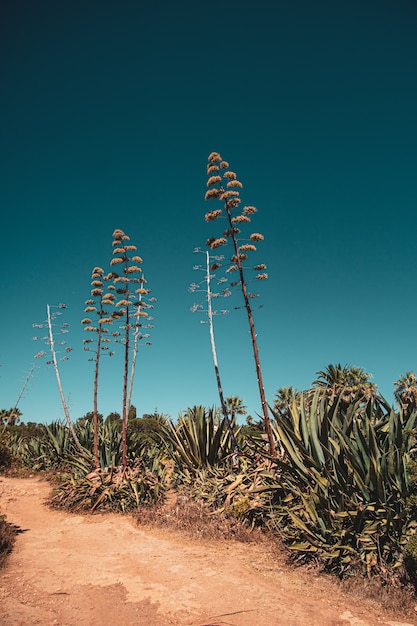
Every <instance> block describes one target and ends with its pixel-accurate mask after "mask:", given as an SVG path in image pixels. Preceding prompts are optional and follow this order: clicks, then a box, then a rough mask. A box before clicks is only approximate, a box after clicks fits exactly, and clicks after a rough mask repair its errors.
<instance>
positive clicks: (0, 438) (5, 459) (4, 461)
mask: <svg viewBox="0 0 417 626" xmlns="http://www.w3.org/2000/svg"><path fill="white" fill-rule="evenodd" d="M12 462H13V452H12V450H11V449H10V446H9V444H8V441H7V435H2V434H0V471H1V470H4V469H8V468H10V467H11V465H12Z"/></svg>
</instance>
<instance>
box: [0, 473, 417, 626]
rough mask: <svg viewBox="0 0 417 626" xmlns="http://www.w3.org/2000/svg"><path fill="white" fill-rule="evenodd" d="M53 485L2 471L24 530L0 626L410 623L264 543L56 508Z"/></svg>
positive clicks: (7, 571) (1, 602) (0, 584)
mask: <svg viewBox="0 0 417 626" xmlns="http://www.w3.org/2000/svg"><path fill="white" fill-rule="evenodd" d="M50 489H51V487H50V484H49V483H47V482H45V481H42V480H41V479H39V478H37V477H31V478H14V477H13V478H12V477H0V512H1V513H2V514H6V516H7V521H8V522H10V523H12V524H15V525H17V526H18V527H19V532H18V535H17V539H16V543H15V546H14V549H13V551H12V553H11V555H10V556H9V558H8V559H7V562H6V566H5V567H4V568H3V569H2V570H1V572H0V624H1V626H30V625H33V624H40V625H41V626H52V625H58V626H83V625H88V626H113V624H118V623H120V624H125V625H126V626H131V625H137V624H138V625H143V626H168V625H175V626H208V625H211V626H216V625H217V626H220V625H228V626H229V625H230V626H254V625H255V626H275V625H279V626H376V625H378V626H381V625H386V626H404V625H405V624H407V625H408V624H410V625H411V624H412V625H413V626H416V625H417V620H414V621H412V620H410V619H404V617H403V618H401V617H399V616H398V615H397V616H396V615H392V614H390V615H388V614H387V613H386V612H384V611H383V609H382V608H381V607H380V606H379V605H378V604H377V603H376V602H373V601H371V600H364V599H362V598H359V597H356V598H355V597H354V596H352V595H350V594H344V593H343V592H342V590H341V589H340V586H338V585H337V583H335V582H333V580H332V579H330V578H329V577H323V576H321V575H316V574H314V573H312V572H306V571H305V570H302V569H301V568H297V569H294V568H291V567H289V566H286V565H285V563H283V562H281V561H282V560H281V561H280V559H275V558H271V554H270V552H269V551H268V549H267V546H266V544H264V543H262V542H261V543H239V542H236V541H225V540H216V541H214V540H213V541H211V540H208V541H207V540H203V539H198V540H192V539H190V538H189V537H187V536H186V535H185V534H183V533H181V532H173V531H168V530H164V529H155V528H143V527H139V526H138V525H137V523H136V522H135V520H134V518H133V517H130V516H127V515H118V514H95V515H77V514H72V513H68V512H64V511H57V510H52V509H50V508H49V507H48V506H47V505H46V504H45V500H46V499H47V497H48V495H49V493H50Z"/></svg>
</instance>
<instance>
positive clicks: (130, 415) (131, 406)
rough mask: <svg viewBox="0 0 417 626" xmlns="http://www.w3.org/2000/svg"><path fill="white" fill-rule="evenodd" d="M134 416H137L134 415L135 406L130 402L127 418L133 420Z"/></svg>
mask: <svg viewBox="0 0 417 626" xmlns="http://www.w3.org/2000/svg"><path fill="white" fill-rule="evenodd" d="M136 418H137V415H136V407H135V406H134V405H133V404H131V405H130V406H129V414H128V419H129V420H134V419H136Z"/></svg>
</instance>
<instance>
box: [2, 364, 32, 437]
mask: <svg viewBox="0 0 417 626" xmlns="http://www.w3.org/2000/svg"><path fill="white" fill-rule="evenodd" d="M35 367H36V366H35V364H34V363H33V365H32V367H31V368H30V370H29V373H28V374H27V376H26V378H25V380H24V382H23V385H22V387H21V389H20V392H19V395H18V396H17V400H16V402H15V405H14V407H13V408H12V409H11V410H10V411H9V413H8V415H7V418H6V421H5V423H4V426H3V431H2V432H4V431H5V429H6V427H7V426H8V425H9V424H14V423H16V421H19V415H21V413H20V411H18V409H17V407H18V405H19V402H20V400H21V398H22V396H23V394H24V392H25V390H26V388H27V386H28V384H29V381H30V379H31V378H32V376H33V373H34V371H35ZM0 424H1V420H0Z"/></svg>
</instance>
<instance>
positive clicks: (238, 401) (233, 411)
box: [226, 396, 247, 423]
mask: <svg viewBox="0 0 417 626" xmlns="http://www.w3.org/2000/svg"><path fill="white" fill-rule="evenodd" d="M226 408H227V410H228V412H229V413H230V421H231V422H232V423H234V421H235V417H236V415H246V414H247V410H246V409H247V407H246V406H245V405H244V404H243V400H242V398H239V397H238V396H229V397H228V398H226Z"/></svg>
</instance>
